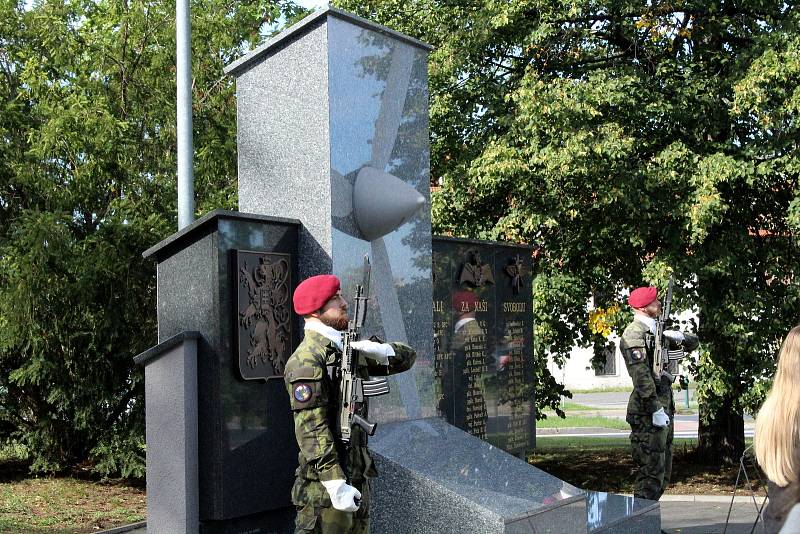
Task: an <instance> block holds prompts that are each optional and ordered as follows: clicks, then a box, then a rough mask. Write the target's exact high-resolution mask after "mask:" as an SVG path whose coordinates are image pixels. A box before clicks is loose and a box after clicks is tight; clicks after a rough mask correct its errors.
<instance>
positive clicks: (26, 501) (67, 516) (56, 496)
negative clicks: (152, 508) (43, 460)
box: [0, 478, 146, 534]
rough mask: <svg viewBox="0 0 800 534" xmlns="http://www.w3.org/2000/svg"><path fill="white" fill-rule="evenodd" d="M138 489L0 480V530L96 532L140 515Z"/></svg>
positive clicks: (78, 482)
mask: <svg viewBox="0 0 800 534" xmlns="http://www.w3.org/2000/svg"><path fill="white" fill-rule="evenodd" d="M145 510H146V501H145V493H144V489H143V488H142V487H140V486H131V485H129V484H126V483H124V482H97V481H91V480H80V479H75V478H26V479H21V480H15V481H3V482H0V532H1V533H4V534H5V533H12V532H14V533H23V532H25V533H31V534H33V533H40V532H41V533H44V532H58V533H64V534H66V533H84V532H96V531H97V530H102V529H107V528H111V527H114V526H119V525H127V524H129V523H136V522H138V521H142V520H144V517H145Z"/></svg>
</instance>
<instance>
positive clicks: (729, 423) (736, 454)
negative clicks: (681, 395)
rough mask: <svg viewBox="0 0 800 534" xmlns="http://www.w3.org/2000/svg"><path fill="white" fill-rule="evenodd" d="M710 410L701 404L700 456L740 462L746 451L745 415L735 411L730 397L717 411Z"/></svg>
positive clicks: (729, 462)
mask: <svg viewBox="0 0 800 534" xmlns="http://www.w3.org/2000/svg"><path fill="white" fill-rule="evenodd" d="M709 410H710V409H709V408H708V407H706V406H705V405H703V404H701V405H700V426H699V428H698V438H699V442H698V447H697V454H698V456H699V457H700V458H702V459H704V460H707V461H709V462H720V463H723V464H736V463H738V462H739V458H741V456H742V453H743V452H744V416H743V415H742V413H741V412H736V411H734V409H733V400H732V399H731V398H730V397H725V398H724V399H723V401H722V405H721V407H720V409H719V411H718V412H717V413H711V412H710V411H709ZM704 421H709V423H705V422H704Z"/></svg>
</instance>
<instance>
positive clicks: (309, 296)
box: [292, 274, 340, 315]
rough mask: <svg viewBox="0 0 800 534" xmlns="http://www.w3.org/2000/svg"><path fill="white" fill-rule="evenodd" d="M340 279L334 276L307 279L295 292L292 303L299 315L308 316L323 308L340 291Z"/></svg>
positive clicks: (324, 275) (321, 275)
mask: <svg viewBox="0 0 800 534" xmlns="http://www.w3.org/2000/svg"><path fill="white" fill-rule="evenodd" d="M339 287H340V284H339V279H338V278H336V277H335V276H334V275H332V274H320V275H318V276H312V277H311V278H306V279H305V280H303V281H302V282H300V284H299V285H298V286H297V289H295V290H294V296H293V297H292V302H293V303H294V311H295V312H297V314H298V315H308V314H309V313H313V312H315V311H317V310H318V309H320V308H322V307H323V306H324V305H325V303H326V302H328V301H329V300H330V298H331V297H332V296H334V295H335V294H336V292H337V291H339Z"/></svg>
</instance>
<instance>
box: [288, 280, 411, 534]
mask: <svg viewBox="0 0 800 534" xmlns="http://www.w3.org/2000/svg"><path fill="white" fill-rule="evenodd" d="M293 301H294V307H295V311H296V312H297V313H298V314H299V315H302V316H303V317H304V318H305V336H304V338H303V341H302V343H300V345H299V346H298V347H297V350H295V351H294V353H293V354H292V355H291V357H290V358H289V360H288V361H287V362H286V370H285V373H284V380H285V382H286V387H287V390H288V392H289V398H290V402H291V407H292V411H293V414H294V423H295V437H296V438H297V444H298V445H299V447H300V454H299V455H298V459H299V463H300V465H299V467H298V468H297V471H296V473H295V474H296V479H295V483H294V487H293V488H292V502H293V503H294V504H295V506H297V520H296V527H295V532H297V533H300V532H322V533H328V532H330V533H333V532H336V533H346V532H357V533H362V532H363V533H366V532H368V531H369V503H370V495H369V494H370V491H369V489H370V480H369V479H370V478H371V477H374V476H376V475H377V471H376V470H375V467H374V465H373V462H372V457H371V456H370V453H369V450H368V449H367V435H366V433H365V432H364V431H363V430H362V429H361V427H358V426H356V427H354V428H353V430H352V434H351V438H350V446H349V447H348V446H346V444H345V443H344V442H342V441H341V440H339V439H337V436H336V434H337V431H338V419H337V414H338V408H339V407H338V403H339V398H338V395H339V388H338V384H337V383H335V381H334V379H333V378H332V377H333V373H332V370H333V368H334V367H335V366H337V365H338V359H339V358H341V356H342V335H341V334H342V331H343V330H345V329H346V328H347V323H348V313H347V309H348V306H347V302H346V301H345V299H344V298H343V297H342V294H341V291H340V290H339V280H338V279H337V278H336V277H335V276H332V275H320V276H314V277H311V278H309V279H307V280H305V281H303V282H302V283H301V284H300V285H298V287H297V289H296V290H295V293H294V296H293ZM352 346H353V348H354V349H356V350H357V351H358V352H357V354H358V369H357V373H358V375H359V376H360V377H361V378H364V379H368V378H369V377H370V376H386V375H390V374H394V373H399V372H402V371H406V370H408V369H410V368H411V366H412V365H413V363H414V359H415V358H416V352H415V351H414V350H413V349H411V348H410V347H408V346H407V345H404V344H402V343H391V344H390V343H380V342H377V341H374V340H373V341H368V340H363V341H356V342H354V343H353V344H352ZM359 415H360V416H361V417H363V418H364V419H367V415H368V414H367V403H366V401H365V402H364V404H363V406H362V409H361V411H360V412H359Z"/></svg>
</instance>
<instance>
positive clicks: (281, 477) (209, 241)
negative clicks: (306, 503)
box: [137, 210, 301, 534]
mask: <svg viewBox="0 0 800 534" xmlns="http://www.w3.org/2000/svg"><path fill="white" fill-rule="evenodd" d="M298 229H299V223H298V222H297V221H295V220H290V219H279V218H275V217H265V216H262V215H249V214H243V213H238V212H227V211H221V210H219V211H214V212H212V213H209V214H208V215H206V216H204V217H202V218H200V219H198V220H197V221H195V222H194V223H193V224H191V225H190V226H187V227H186V228H184V229H182V230H181V231H179V232H177V233H176V234H174V235H173V236H171V237H169V238H168V239H166V240H164V241H162V242H161V243H159V244H158V245H156V246H154V247H152V248H151V249H149V250H147V251H146V252H145V253H144V256H145V257H149V258H152V259H154V260H155V261H156V262H157V263H158V266H157V290H158V298H157V305H158V339H159V341H160V342H161V343H162V344H161V345H159V346H158V347H155V348H154V349H151V350H150V351H148V352H147V353H144V354H143V355H141V357H137V358H139V359H140V360H141V359H145V360H147V358H148V354H150V355H152V354H153V351H157V352H163V353H164V355H163V356H161V358H160V359H157V360H154V361H153V363H151V364H149V365H147V368H146V371H145V372H146V377H145V381H146V384H145V388H146V389H147V395H146V403H147V404H146V410H147V440H148V441H147V447H148V465H147V470H148V472H147V483H148V510H150V509H154V510H167V511H168V510H169V508H170V507H172V506H173V505H175V503H176V499H177V501H180V502H183V500H184V498H183V496H182V494H183V490H176V489H175V488H176V487H177V486H176V485H181V484H182V480H183V479H184V478H185V479H186V480H187V481H191V480H192V477H194V479H195V480H196V482H195V483H194V486H195V493H194V497H192V499H195V500H196V502H197V504H196V509H195V510H194V512H192V514H193V515H192V514H190V513H189V512H187V513H186V514H184V515H186V517H187V527H186V530H184V529H182V528H177V527H176V528H174V529H172V528H170V529H167V530H163V532H169V533H170V534H171V533H176V532H184V531H185V532H194V531H197V530H198V529H199V532H201V533H231V534H234V533H243V532H248V533H253V534H255V533H267V532H285V531H289V530H291V529H292V524H293V522H294V507H293V506H292V504H291V499H290V490H291V486H292V483H293V479H294V468H295V467H296V465H297V444H296V442H295V440H294V426H293V422H292V416H291V412H290V410H289V398H288V395H287V394H286V388H285V386H284V384H283V380H282V377H281V375H280V373H282V368H281V367H280V364H277V368H276V369H273V363H272V362H271V361H270V359H269V358H267V354H266V353H254V352H253V349H254V348H256V346H257V345H259V340H258V339H256V338H253V344H252V345H251V344H249V340H248V336H246V335H245V336H241V335H240V333H241V332H240V331H241V330H242V324H243V323H244V322H247V321H245V319H246V317H250V318H251V321H250V323H249V324H251V326H252V324H253V322H255V323H258V322H259V321H260V319H259V314H262V315H263V312H264V311H265V310H266V309H267V308H266V307H267V306H268V305H269V306H271V305H273V304H280V305H281V306H283V313H284V314H285V315H286V317H289V318H292V317H293V315H292V314H291V312H290V309H289V303H288V302H286V301H285V300H284V301H283V302H281V303H275V302H273V300H274V299H273V298H272V295H271V293H270V291H271V288H270V287H269V284H267V283H266V282H267V281H269V280H271V279H272V278H270V277H271V276H272V275H273V274H274V272H273V271H268V270H266V269H267V268H268V267H269V264H268V263H267V260H270V259H271V258H272V259H275V258H278V260H277V261H284V260H285V262H286V269H284V270H283V271H281V273H282V274H283V275H285V276H284V280H283V281H282V283H283V284H285V285H286V287H283V293H284V294H285V296H286V297H288V296H289V295H291V292H292V291H293V289H294V285H296V283H297V275H296V258H297V242H298ZM242 258H250V259H249V260H247V259H245V260H243V259H242ZM259 258H264V261H263V262H262V263H260V264H259ZM247 261H249V262H250V263H249V265H247V267H246V268H245V269H244V270H243V267H244V263H246V262H247ZM259 266H260V267H261V268H262V271H261V272H256V271H257V270H258V268H259ZM254 279H259V280H261V281H262V282H264V283H262V284H261V285H259V286H258V287H250V286H253V285H254V284H253V282H254ZM248 289H250V290H251V292H252V297H253V300H251V301H250V303H251V304H252V305H253V306H254V308H253V309H250V310H247V309H246V305H247V304H248V302H247V301H246V300H245V302H244V303H243V304H244V305H245V310H244V312H242V311H240V310H241V309H242V308H241V306H240V304H242V303H240V302H239V300H241V292H242V291H244V292H245V297H247V296H248V295H247V291H248ZM237 296H240V297H239V298H238V299H237ZM290 321H291V323H292V324H289V325H284V326H286V328H284V329H283V330H282V331H281V332H282V334H283V335H284V336H286V335H287V334H288V337H289V338H290V339H284V340H283V346H282V347H281V350H280V351H278V352H280V357H281V358H284V359H285V358H288V355H289V354H290V353H291V351H292V348H293V347H294V346H296V345H297V343H298V342H299V338H300V334H301V331H300V328H301V326H300V325H299V321H298V320H297V318H292V319H290ZM185 331H193V332H195V333H196V334H195V336H194V338H193V339H192V342H193V343H196V348H192V347H193V346H194V345H192V346H189V345H187V344H185V343H184V344H183V345H181V347H182V348H180V347H177V348H174V349H171V351H172V352H170V351H167V350H166V349H165V348H164V346H165V344H168V342H167V340H170V339H177V338H174V337H173V336H180V335H184V337H185V336H186V335H185V334H182V333H183V332H185ZM251 331H252V328H251ZM270 343H272V341H270ZM159 347H160V348H159ZM179 349H180V350H179ZM176 351H177V352H176ZM181 351H183V352H181ZM242 351H243V352H242ZM173 353H174V354H173ZM248 356H252V358H250V359H249V361H248ZM254 372H255V373H254ZM259 373H260V374H261V376H262V377H264V378H262V379H258V374H259ZM267 377H271V378H269V379H265V378H267ZM192 421H194V422H195V423H194V424H196V433H195V435H194V437H192V434H191V432H190V429H189V425H190V423H191V422H192ZM170 424H172V425H173V426H172V427H171V428H170ZM151 439H152V440H154V441H152V442H151ZM175 447H178V449H179V452H180V451H183V452H182V453H181V454H178V453H176V452H174V451H173V449H175ZM192 455H194V456H192ZM184 456H185V459H184ZM159 458H160V459H162V460H163V461H161V460H159ZM192 458H194V459H192ZM173 464H174V465H173ZM175 470H177V471H178V472H177V474H176V472H175ZM176 476H177V477H178V478H177V479H176V478H175V477H176ZM185 487H186V488H187V490H186V492H188V491H189V489H190V488H191V485H190V484H189V483H188V482H187V483H186V484H185ZM188 498H189V497H188V493H187V499H188ZM187 502H188V501H187ZM178 508H180V507H178ZM190 511H191V510H190ZM180 514H183V512H180ZM192 517H194V519H191V518H192ZM156 519H157V517H154V518H153V520H156ZM198 521H199V524H197V522H198ZM190 523H194V527H193V528H192V525H191V524H190ZM159 524H160V523H159ZM153 528H157V526H155V525H154V524H153V523H152V520H150V519H148V529H153ZM156 532H162V530H160V529H158V530H156Z"/></svg>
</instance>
